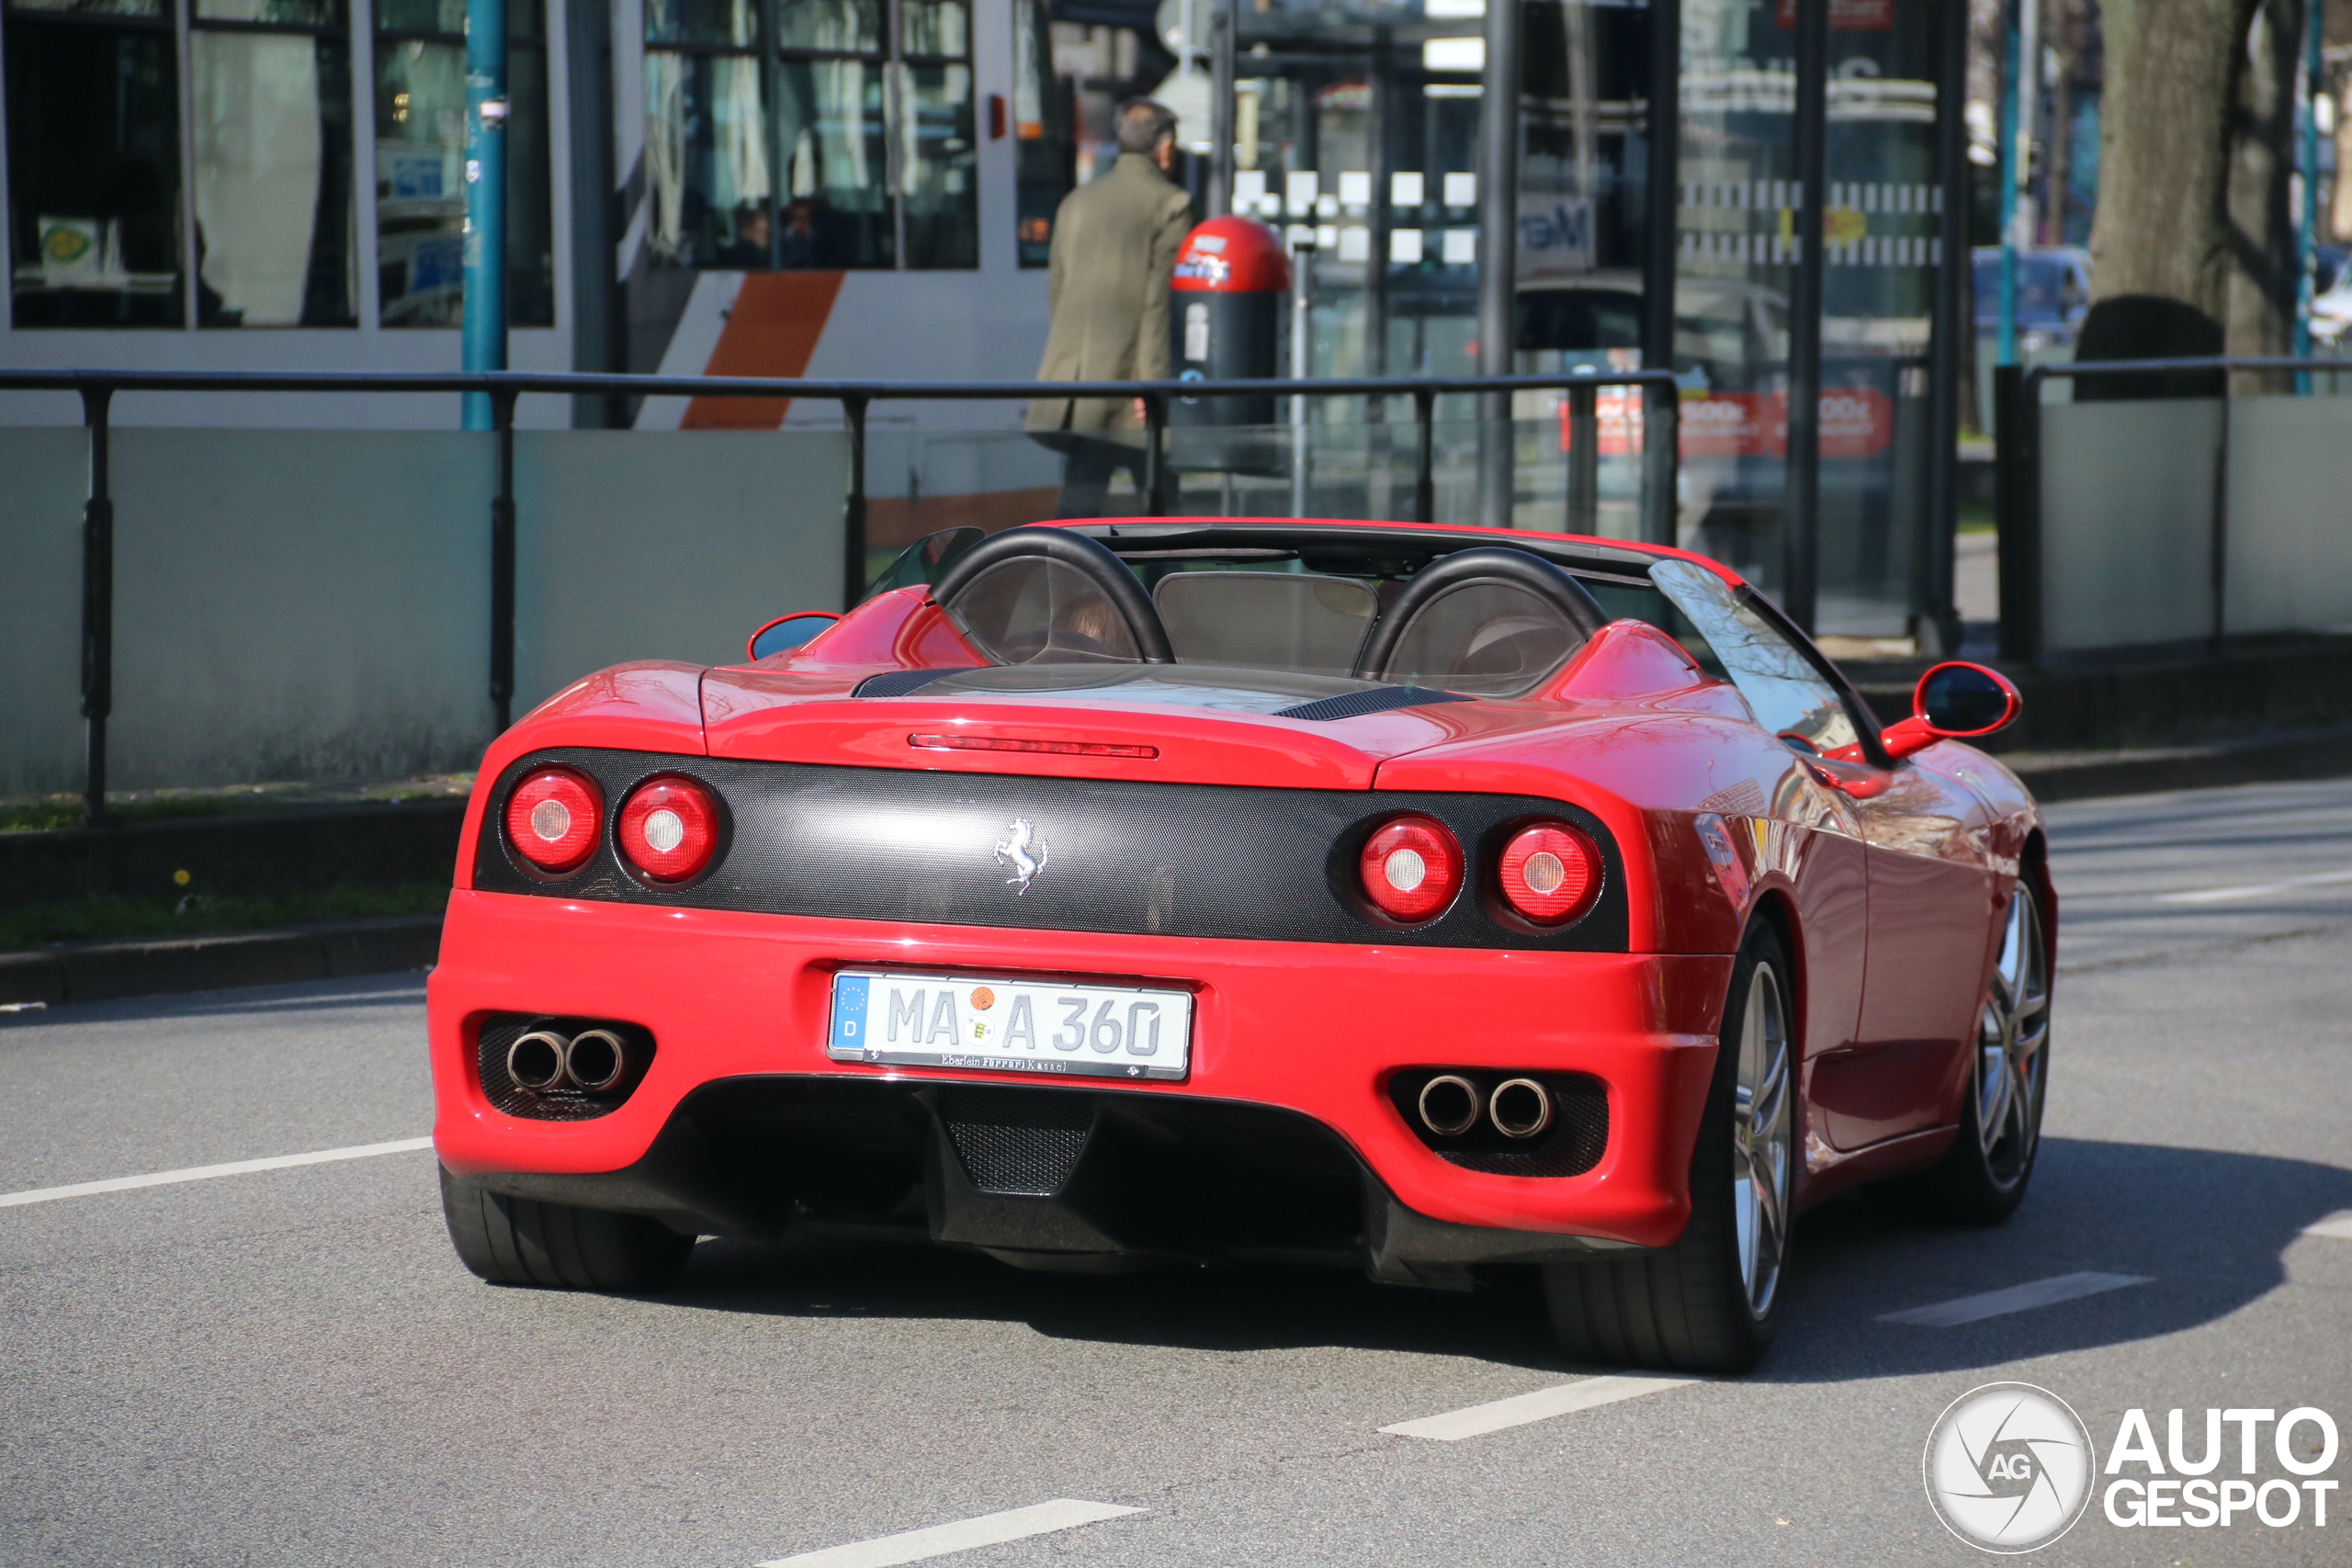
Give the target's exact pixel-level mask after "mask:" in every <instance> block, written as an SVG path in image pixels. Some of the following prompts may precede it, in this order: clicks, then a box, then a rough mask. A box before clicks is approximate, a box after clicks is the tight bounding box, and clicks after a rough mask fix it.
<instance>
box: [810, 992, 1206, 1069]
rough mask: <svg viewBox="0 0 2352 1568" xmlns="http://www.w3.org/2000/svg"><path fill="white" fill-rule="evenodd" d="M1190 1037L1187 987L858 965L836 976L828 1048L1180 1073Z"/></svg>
mask: <svg viewBox="0 0 2352 1568" xmlns="http://www.w3.org/2000/svg"><path fill="white" fill-rule="evenodd" d="M1192 1037H1193V998H1192V995H1191V993H1190V992H1187V991H1152V990H1142V989H1138V988H1136V987H1127V986H1057V985H1040V984H1036V983H1035V982H1032V981H1027V980H975V979H972V978H970V977H969V976H951V975H899V974H885V973H881V972H879V971H865V970H854V969H853V970H844V971H842V973H841V974H838V975H836V976H833V1028H832V1034H831V1039H829V1040H828V1041H827V1043H826V1046H825V1054H826V1055H829V1056H831V1058H832V1059H833V1060H834V1061H836V1062H885V1063H893V1064H897V1065H899V1066H920V1067H978V1068H984V1069H986V1070H988V1071H990V1072H1001V1073H1057V1074H1060V1075H1063V1076H1065V1077H1090V1078H1181V1077H1183V1076H1184V1074H1185V1072H1186V1070H1187V1068H1188V1066H1189V1064H1190V1061H1191V1046H1192Z"/></svg>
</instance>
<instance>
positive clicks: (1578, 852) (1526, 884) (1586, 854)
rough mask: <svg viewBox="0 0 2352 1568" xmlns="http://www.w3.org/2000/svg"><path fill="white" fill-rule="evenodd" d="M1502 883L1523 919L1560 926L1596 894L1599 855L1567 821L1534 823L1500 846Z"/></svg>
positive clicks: (1598, 875)
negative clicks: (1501, 853) (1501, 848)
mask: <svg viewBox="0 0 2352 1568" xmlns="http://www.w3.org/2000/svg"><path fill="white" fill-rule="evenodd" d="M1502 884H1503V898H1504V900H1505V901H1506V902H1508V903H1509V904H1510V907H1511V908H1513V909H1515V910H1517V911H1518V912H1519V914H1520V915H1521V917H1523V918H1524V919H1529V920H1532V921H1533V922H1534V923H1535V924H1537V925H1539V926H1556V925H1560V924H1562V923H1564V922H1566V921H1568V920H1572V919H1576V918H1577V916H1578V915H1581V914H1583V913H1584V912H1585V910H1586V909H1588V908H1591V906H1592V900H1593V898H1594V897H1596V896H1597V895H1598V894H1599V893H1600V851H1599V850H1597V849H1595V848H1593V844H1592V840H1590V839H1588V838H1586V837H1585V836H1584V835H1583V834H1582V833H1579V832H1577V830H1576V829H1574V828H1571V827H1569V826H1568V825H1567V824H1566V823H1565V822H1537V823H1533V824H1532V825H1530V826H1528V827H1525V828H1521V829H1520V830H1519V831H1518V832H1516V833H1513V834H1512V835H1511V836H1510V842H1509V843H1507V844H1505V845H1504V846H1503V860H1502Z"/></svg>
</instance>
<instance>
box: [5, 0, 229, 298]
mask: <svg viewBox="0 0 2352 1568" xmlns="http://www.w3.org/2000/svg"><path fill="white" fill-rule="evenodd" d="M5 48H6V54H7V91H8V122H7V136H8V192H9V198H10V203H11V210H10V212H9V214H8V254H9V275H10V295H11V298H12V304H13V314H14V319H15V321H16V324H17V326H20V327H99V326H122V327H157V326H179V325H182V324H183V323H184V322H185V321H186V316H185V313H184V312H185V309H186V307H185V305H184V304H183V294H182V277H181V232H180V154H179V130H178V128H179V91H178V77H177V73H176V72H175V70H174V67H173V48H172V23H171V18H170V17H169V15H168V14H167V13H166V12H165V11H164V8H163V5H162V0H80V3H74V0H9V4H8V7H7V13H6V42H5Z"/></svg>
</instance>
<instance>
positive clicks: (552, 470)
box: [0, 429, 846, 795]
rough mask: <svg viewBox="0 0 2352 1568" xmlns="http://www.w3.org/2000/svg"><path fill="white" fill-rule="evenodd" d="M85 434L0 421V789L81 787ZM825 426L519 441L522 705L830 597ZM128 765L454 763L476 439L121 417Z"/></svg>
mask: <svg viewBox="0 0 2352 1568" xmlns="http://www.w3.org/2000/svg"><path fill="white" fill-rule="evenodd" d="M86 451H87V448H86V445H85V436H84V435H83V434H82V433H81V432H79V431H74V430H40V429H8V430H0V473H6V474H7V475H8V476H9V478H8V481H7V484H6V493H5V495H0V669H5V671H6V676H7V684H8V688H9V692H10V699H11V700H10V716H9V721H8V723H7V724H6V726H5V727H0V793H6V794H9V795H23V794H34V793H41V792H48V791H65V790H75V789H78V788H80V787H81V783H82V764H81V756H82V745H83V741H82V724H81V720H80V716H79V703H80V698H79V674H78V671H79V658H80V655H79V637H80V606H81V589H80V568H81V551H80V526H81V514H82V500H83V496H84V494H85V484H86V475H87V458H86ZM845 473H846V448H845V445H844V443H843V441H842V438H841V437H840V436H838V435H829V434H820V433H799V432H796V433H793V434H738V433H733V432H685V433H663V434H639V433H634V432H627V431H526V432H523V433H520V434H518V435H517V436H516V439H515V480H516V484H515V493H516V502H517V547H516V569H517V593H516V600H517V603H516V617H515V618H516V685H517V691H516V694H515V697H516V701H515V708H516V711H517V712H518V713H520V712H522V711H524V710H526V708H527V707H528V706H529V705H532V704H533V703H536V702H537V701H539V700H540V699H542V698H544V697H545V696H546V695H548V694H549V693H551V692H553V691H555V690H556V689H558V688H559V687H560V686H562V685H563V684H565V683H566V682H570V681H571V680H573V679H575V678H577V677H578V676H581V675H583V674H586V673H587V672H589V671H592V670H595V669H599V668H601V667H603V666H604V665H606V664H611V663H616V662H618V661H620V660H627V659H642V658H671V659H687V660H698V661H706V662H716V661H718V660H729V659H735V658H740V657H741V650H742V643H743V637H744V636H745V635H746V634H747V633H749V632H750V631H751V629H752V627H753V626H757V625H759V624H760V623H761V622H762V621H764V620H766V619H769V618H770V617H772V616H774V615H779V614H782V613H783V612H784V611H786V610H790V609H811V608H835V607H838V605H839V603H840V594H841V586H840V584H841V564H840V563H841V555H842V550H841V518H842V501H841V497H842V488H843V482H844V476H845ZM113 476H114V481H113V482H114V492H115V496H116V595H115V605H116V609H115V616H116V636H115V710H114V719H113V723H112V725H111V738H110V739H111V744H110V756H111V760H112V762H111V765H112V781H111V782H112V783H113V784H115V785H116V786H117V787H119V788H124V789H139V788H150V787H157V786H167V785H183V784H231V783H246V782H259V781H262V780H267V779H285V778H343V777H365V776H386V775H398V774H404V773H419V772H430V771H442V770H457V769H463V768H468V767H471V766H472V765H473V763H474V761H476V760H477V759H478V758H479V757H480V755H481V749H482V747H483V745H484V744H485V743H487V741H488V740H489V739H490V738H491V733H492V708H491V703H490V695H489V653H490V558H489V552H490V546H489V527H490V523H489V519H490V500H491V495H492V486H493V448H492V438H491V437H490V436H488V435H485V434H465V433H460V432H455V431H416V432H387V431H288V430H210V431H206V430H170V429H131V430H121V431H118V432H117V433H116V435H115V460H114V464H113Z"/></svg>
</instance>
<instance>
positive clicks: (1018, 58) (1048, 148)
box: [1012, 0, 1078, 267]
mask: <svg viewBox="0 0 2352 1568" xmlns="http://www.w3.org/2000/svg"><path fill="white" fill-rule="evenodd" d="M1012 26H1013V40H1012V43H1013V63H1014V75H1013V81H1012V137H1013V165H1014V187H1013V207H1014V214H1013V223H1014V237H1015V243H1017V244H1018V246H1019V247H1020V254H1021V265H1023V266H1033V267H1034V266H1044V265H1046V262H1047V261H1048V260H1049V259H1050V256H1051V253H1052V250H1053V239H1054V214H1055V213H1056V212H1057V211H1058V210H1059V209H1060V208H1061V204H1062V197H1065V196H1068V195H1069V189H1070V180H1071V175H1072V172H1073V168H1074V164H1075V160H1076V157H1077V152H1078V148H1077V139H1076V136H1075V134H1074V121H1075V118H1076V115H1075V106H1074V104H1073V102H1072V98H1071V93H1070V86H1069V82H1068V81H1067V80H1065V79H1064V78H1063V77H1061V76H1060V75H1058V74H1057V73H1056V72H1055V70H1054V35H1053V23H1052V21H1051V20H1050V19H1049V17H1048V14H1047V8H1046V0H1013V5H1012Z"/></svg>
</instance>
